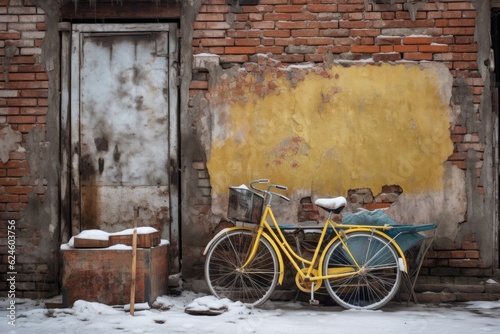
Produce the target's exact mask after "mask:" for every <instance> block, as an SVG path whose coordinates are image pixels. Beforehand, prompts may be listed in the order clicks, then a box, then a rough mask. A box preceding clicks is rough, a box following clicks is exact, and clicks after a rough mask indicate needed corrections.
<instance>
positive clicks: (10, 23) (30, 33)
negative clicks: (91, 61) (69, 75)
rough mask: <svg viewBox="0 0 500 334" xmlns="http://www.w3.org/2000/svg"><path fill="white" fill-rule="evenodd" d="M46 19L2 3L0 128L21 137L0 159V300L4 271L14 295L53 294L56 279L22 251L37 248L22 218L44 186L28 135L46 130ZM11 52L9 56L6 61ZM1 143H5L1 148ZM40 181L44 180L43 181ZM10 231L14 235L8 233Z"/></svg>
mask: <svg viewBox="0 0 500 334" xmlns="http://www.w3.org/2000/svg"><path fill="white" fill-rule="evenodd" d="M44 20H45V15H44V13H43V12H42V11H41V10H40V9H37V8H36V7H35V6H34V5H31V2H30V1H21V0H0V58H1V59H2V61H3V64H4V65H6V66H4V67H3V71H2V72H1V73H0V130H2V129H3V130H5V129H6V128H7V127H10V129H11V130H12V131H14V132H16V133H18V134H19V135H21V142H20V143H19V149H17V150H13V151H11V152H10V153H9V156H8V161H7V162H3V161H1V160H0V257H1V262H0V273H1V274H2V275H1V279H0V291H1V292H0V296H2V295H4V292H5V291H7V290H8V289H7V283H6V278H7V277H6V275H5V273H6V272H12V271H15V272H17V273H18V275H17V277H16V297H27V298H39V297H44V296H47V295H51V294H54V292H57V284H56V282H55V277H54V275H53V274H51V273H50V271H51V270H50V269H49V267H48V265H47V264H46V263H37V262H36V261H35V260H33V259H32V258H31V257H30V256H27V255H24V254H23V249H27V248H29V249H32V248H36V247H37V246H38V245H39V242H38V239H39V238H40V235H39V234H38V233H39V231H36V229H35V228H34V227H33V226H30V223H29V222H27V221H24V220H23V215H24V212H25V211H26V209H27V207H28V199H29V196H38V197H39V199H40V201H43V197H44V193H45V190H46V187H45V186H44V185H43V184H34V182H33V181H32V180H33V179H34V177H31V176H32V175H31V171H30V168H29V164H28V153H29V152H28V151H27V143H26V141H27V136H28V133H29V132H30V130H31V129H33V128H34V127H36V128H39V129H41V130H43V129H45V123H46V113H47V103H48V102H47V96H48V81H47V75H46V72H45V68H44V66H42V65H41V64H40V63H39V59H40V54H41V48H40V46H41V44H42V40H43V37H44V27H45V24H44ZM9 52H13V54H12V55H13V57H6V55H8V54H9ZM2 145H3V144H2ZM41 182H42V183H43V181H41ZM9 221H15V228H16V229H15V231H14V232H15V237H16V244H15V246H16V249H15V251H16V254H15V267H12V268H11V267H8V264H9V263H12V262H10V261H9V260H13V258H12V257H11V258H9V255H12V254H9V253H8V250H9V249H8V245H7V233H8V232H7V231H8V230H7V225H8V222H9ZM11 232H12V231H11Z"/></svg>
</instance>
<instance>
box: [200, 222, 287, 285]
mask: <svg viewBox="0 0 500 334" xmlns="http://www.w3.org/2000/svg"><path fill="white" fill-rule="evenodd" d="M236 230H245V231H253V230H255V228H252V227H244V226H234V227H227V228H225V229H223V230H221V231H219V233H217V234H216V235H215V236H214V237H213V238H212V239H211V240H210V241H209V242H208V244H207V245H206V246H205V250H204V251H203V256H205V255H207V252H208V250H209V249H210V248H211V247H212V246H213V244H214V243H215V242H216V241H217V240H219V239H220V238H221V237H222V236H224V235H225V234H227V233H228V232H232V231H236ZM262 236H263V237H264V238H266V240H267V241H268V242H269V243H270V244H271V247H273V249H274V252H275V253H276V256H277V257H278V265H279V271H280V274H279V278H278V283H279V285H282V284H283V277H284V276H285V264H284V262H283V257H282V256H281V252H280V251H279V248H278V246H277V245H276V243H275V242H274V240H273V239H271V237H270V236H269V235H268V234H267V233H265V232H262Z"/></svg>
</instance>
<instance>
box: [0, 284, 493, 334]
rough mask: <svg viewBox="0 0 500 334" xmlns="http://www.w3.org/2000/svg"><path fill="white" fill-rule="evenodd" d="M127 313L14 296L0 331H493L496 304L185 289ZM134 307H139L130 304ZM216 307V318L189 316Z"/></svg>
mask: <svg viewBox="0 0 500 334" xmlns="http://www.w3.org/2000/svg"><path fill="white" fill-rule="evenodd" d="M138 306H140V307H139V310H136V311H135V315H134V316H131V315H130V313H129V312H126V311H125V308H124V307H123V306H121V307H111V306H107V305H104V304H100V303H95V302H87V301H83V300H79V301H77V302H75V304H74V305H73V307H72V308H61V309H47V308H45V305H44V303H43V301H33V300H26V299H17V300H16V311H15V316H16V318H15V327H14V326H11V325H10V324H9V323H8V322H9V321H10V320H9V318H8V316H9V313H8V311H7V307H9V300H8V299H0V333H2V334H3V333H5V334H44V333H50V334H67V333H106V334H112V333H195V334H198V333H218V334H220V333H224V334H226V333H227V334H229V333H235V334H245V333H262V334H267V333H269V334H271V333H272V334H279V333H287V334H290V333H301V332H304V333H308V334H310V333H311V331H313V332H314V333H315V334H317V333H318V334H319V333H339V334H342V333H349V334H356V333H362V334H368V333H370V334H372V333H373V334H377V333H384V334H388V333H389V334H390V333H398V334H402V333H412V334H417V333H425V334H431V333H439V334H444V333H454V334H461V333H467V334H469V333H471V332H474V333H498V328H500V301H495V302H469V303H461V304H441V305H422V304H420V305H414V304H410V305H409V306H406V303H398V302H393V303H390V304H389V305H387V306H386V307H384V308H383V309H382V310H377V311H355V310H343V309H341V308H339V307H335V306H319V307H318V306H309V305H307V304H303V303H299V302H297V303H293V302H267V303H266V304H264V305H263V306H262V307H261V308H256V309H250V308H247V307H245V306H244V305H243V304H241V303H240V302H231V301H229V300H227V299H224V300H218V299H216V298H214V297H212V296H205V295H202V294H196V293H193V292H189V291H184V292H183V293H182V294H181V295H180V296H176V297H175V296H162V297H159V298H158V299H157V300H156V302H155V304H154V305H153V306H152V307H151V308H149V307H148V305H147V304H146V305H144V304H141V305H138ZM136 308H137V307H136ZM186 308H189V309H190V310H192V311H199V312H200V313H202V312H203V311H206V310H207V309H212V310H214V309H217V310H222V311H223V312H222V311H221V312H222V313H221V314H220V315H212V316H207V315H191V314H188V313H186V312H185V310H186Z"/></svg>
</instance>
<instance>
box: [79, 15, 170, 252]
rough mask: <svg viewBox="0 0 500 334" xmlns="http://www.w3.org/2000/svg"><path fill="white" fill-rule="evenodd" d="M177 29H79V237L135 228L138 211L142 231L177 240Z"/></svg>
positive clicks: (144, 27)
mask: <svg viewBox="0 0 500 334" xmlns="http://www.w3.org/2000/svg"><path fill="white" fill-rule="evenodd" d="M165 26H166V27H167V28H168V29H166V28H165ZM148 28H149V29H148ZM151 28H152V29H151ZM170 29H171V26H170V25H165V24H159V25H158V26H155V25H136V26H134V25H74V28H73V45H74V47H73V49H72V78H73V79H72V94H76V95H77V96H73V97H72V104H71V105H72V113H71V114H72V118H73V119H72V122H71V123H72V132H73V134H72V146H73V147H74V148H75V149H74V151H73V152H72V153H73V158H72V161H73V163H72V170H73V174H72V175H73V177H72V187H73V188H74V189H73V191H72V193H73V194H77V197H79V200H78V201H73V212H74V214H73V226H74V227H75V226H76V228H75V230H76V231H74V232H78V230H86V229H101V230H105V231H108V232H115V231H119V230H123V229H126V228H130V227H132V226H133V219H134V207H135V206H138V207H139V221H138V226H152V227H155V228H157V229H158V230H160V231H161V235H162V238H167V239H169V240H170V239H172V238H174V239H175V238H178V235H175V233H176V231H178V228H177V226H172V221H173V220H174V219H173V217H176V214H175V213H173V212H172V202H173V203H175V202H176V198H175V197H176V196H177V194H176V193H175V194H174V195H173V196H174V198H172V193H173V189H172V184H171V182H170V181H171V180H170V175H171V172H172V170H174V169H176V166H175V164H176V158H174V157H176V156H177V152H174V150H173V148H174V149H175V148H176V147H177V145H176V142H177V138H172V137H173V136H172V134H176V132H175V130H174V131H173V130H172V128H174V129H175V128H176V127H177V125H176V122H175V121H176V116H173V115H172V113H175V110H174V111H173V112H172V104H176V101H171V100H172V96H173V94H172V89H175V90H176V89H177V88H176V87H175V86H174V85H172V84H170V82H172V73H171V71H173V70H172V59H171V58H172V55H173V54H175V53H174V52H173V50H172V40H173V39H172V38H171V36H170V34H171V32H170ZM172 86H174V87H172ZM75 109H78V110H75ZM173 120H174V121H173ZM75 190H76V191H75ZM174 206H175V208H176V205H175V204H174ZM174 223H175V224H177V222H174ZM172 231H173V235H172ZM173 253H174V254H175V253H177V252H176V251H175V250H173Z"/></svg>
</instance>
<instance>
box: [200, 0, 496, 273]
mask: <svg viewBox="0 0 500 334" xmlns="http://www.w3.org/2000/svg"><path fill="white" fill-rule="evenodd" d="M380 2H382V1H380ZM392 2H393V4H391V1H385V4H372V3H370V4H368V6H366V7H365V1H364V0H260V2H259V5H257V6H241V7H237V6H228V5H226V4H227V1H226V0H207V1H205V2H204V4H203V6H202V7H201V10H200V13H199V14H198V16H197V18H196V22H195V23H194V29H195V31H194V39H193V52H194V53H195V54H199V53H211V54H217V55H220V64H221V66H222V67H230V66H232V65H234V64H243V63H245V62H252V61H255V62H256V61H257V60H256V58H255V57H254V55H255V54H257V53H263V54H267V55H268V56H269V57H270V58H272V59H275V60H278V61H280V62H282V63H283V64H284V65H287V64H292V63H302V62H314V63H323V62H325V61H327V60H332V59H339V60H366V59H371V60H372V61H374V62H392V61H416V62H420V61H426V62H429V61H430V62H437V63H442V64H444V65H445V66H446V67H448V68H449V69H450V73H451V74H452V75H453V76H454V78H455V84H454V87H453V89H454V90H458V89H459V85H461V86H460V89H463V87H466V88H467V89H468V90H469V91H470V96H471V102H472V106H471V108H472V109H473V110H472V112H473V113H476V115H471V116H470V117H478V115H479V114H478V112H477V110H478V106H479V103H480V98H481V94H482V93H483V90H484V87H483V80H482V78H481V76H480V74H479V72H478V66H477V52H478V45H477V43H476V41H475V38H474V33H475V24H476V22H475V18H476V15H477V13H476V9H475V7H474V4H473V1H470V0H469V1H467V0H440V1H433V0H429V1H428V2H424V3H423V5H422V7H421V8H420V9H419V10H418V11H417V12H416V16H415V19H414V20H412V17H411V15H410V12H409V11H408V10H406V9H405V5H404V3H405V2H406V0H395V1H392ZM246 69H247V70H251V66H246ZM206 80H207V78H206V73H203V72H201V71H196V72H195V73H194V74H193V82H192V83H191V87H190V88H191V92H190V93H191V96H195V95H196V94H198V93H200V92H201V93H204V92H205V91H206V90H207V87H208V85H207V84H206ZM455 102H456V101H455ZM450 131H451V133H450V136H451V139H452V140H453V142H454V153H453V155H451V156H450V157H449V161H450V162H451V163H452V164H454V165H456V166H458V167H459V168H461V169H462V170H467V169H473V171H472V174H473V175H476V176H477V182H476V183H475V184H477V186H476V188H477V189H476V190H477V191H479V193H483V184H482V180H481V178H480V173H481V168H482V160H483V154H484V143H482V142H481V139H480V137H479V135H478V134H477V133H475V132H469V130H468V129H467V127H466V126H465V125H464V124H452V126H451V128H450ZM469 150H473V152H474V154H475V156H476V157H477V163H476V164H475V165H474V166H467V164H466V157H467V154H468V151H469ZM469 171H470V170H469ZM383 204H384V205H385V204H386V203H383ZM389 204H390V203H389ZM385 206H387V205H385ZM317 216H318V213H317V208H315V207H314V205H312V204H311V200H310V199H304V203H303V210H302V211H301V212H299V213H298V220H310V219H312V220H314V219H317ZM465 239H466V240H463V241H457V244H460V243H461V245H462V246H461V247H460V246H458V247H457V249H456V250H450V249H444V250H439V249H436V250H435V251H433V252H432V253H430V254H429V260H428V261H427V262H426V263H425V266H426V267H425V269H424V270H423V272H424V273H425V274H429V275H434V274H435V275H441V274H442V275H445V276H446V275H448V274H456V275H461V274H464V275H472V273H476V274H484V273H486V270H485V269H484V268H483V267H482V265H481V263H482V262H481V261H480V256H479V251H478V247H477V245H476V244H475V240H474V236H473V235H471V236H468V237H466V238H465ZM432 267H435V268H436V269H434V270H433V269H431V268H432ZM446 268H451V269H446ZM471 268H477V270H472V269H471Z"/></svg>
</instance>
